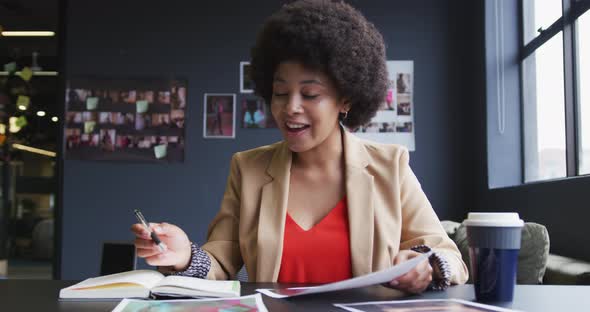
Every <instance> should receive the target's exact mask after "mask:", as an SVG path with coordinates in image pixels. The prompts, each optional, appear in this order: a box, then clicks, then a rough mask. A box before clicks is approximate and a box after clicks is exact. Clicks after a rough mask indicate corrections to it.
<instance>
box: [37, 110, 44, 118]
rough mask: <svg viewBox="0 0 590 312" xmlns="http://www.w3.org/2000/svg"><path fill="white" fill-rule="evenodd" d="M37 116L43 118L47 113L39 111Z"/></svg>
mask: <svg viewBox="0 0 590 312" xmlns="http://www.w3.org/2000/svg"><path fill="white" fill-rule="evenodd" d="M37 116H39V117H43V116H45V112H44V111H38V112H37Z"/></svg>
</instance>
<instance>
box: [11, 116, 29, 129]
mask: <svg viewBox="0 0 590 312" xmlns="http://www.w3.org/2000/svg"><path fill="white" fill-rule="evenodd" d="M14 124H15V125H16V126H17V127H19V128H22V127H24V126H26V125H27V117H25V116H20V117H18V119H17V120H16V122H15V123H14Z"/></svg>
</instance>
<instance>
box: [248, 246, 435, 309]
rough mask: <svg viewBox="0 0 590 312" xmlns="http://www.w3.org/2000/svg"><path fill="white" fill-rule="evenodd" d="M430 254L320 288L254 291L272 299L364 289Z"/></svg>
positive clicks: (409, 269)
mask: <svg viewBox="0 0 590 312" xmlns="http://www.w3.org/2000/svg"><path fill="white" fill-rule="evenodd" d="M431 253H432V252H428V253H425V254H423V255H420V256H418V257H415V258H412V259H410V260H408V261H406V262H403V263H400V264H398V265H396V266H393V267H391V268H389V269H385V270H381V271H379V272H373V273H370V274H367V275H363V276H358V277H355V278H351V279H347V280H344V281H340V282H334V283H330V284H325V285H321V286H312V287H293V288H283V289H257V290H256V291H258V292H260V293H263V294H265V295H267V296H269V297H272V298H286V297H295V296H302V295H309V294H317V293H323V292H328V291H335V290H344V289H352V288H359V287H366V286H371V285H378V284H382V283H386V282H389V281H391V280H393V279H394V278H397V277H400V276H402V275H404V274H406V273H408V272H409V271H411V270H412V269H413V268H414V267H415V266H416V265H418V263H420V262H422V261H423V260H425V259H426V258H428V257H429V256H430V254H431Z"/></svg>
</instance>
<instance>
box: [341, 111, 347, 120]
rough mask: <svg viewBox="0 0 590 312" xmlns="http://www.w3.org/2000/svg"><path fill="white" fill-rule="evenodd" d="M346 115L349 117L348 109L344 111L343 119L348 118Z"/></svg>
mask: <svg viewBox="0 0 590 312" xmlns="http://www.w3.org/2000/svg"><path fill="white" fill-rule="evenodd" d="M346 117H348V111H345V112H344V117H342V120H344V119H346Z"/></svg>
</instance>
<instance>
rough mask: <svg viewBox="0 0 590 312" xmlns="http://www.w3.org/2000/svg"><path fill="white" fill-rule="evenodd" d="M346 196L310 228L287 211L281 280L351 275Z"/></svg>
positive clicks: (306, 280)
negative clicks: (307, 228)
mask: <svg viewBox="0 0 590 312" xmlns="http://www.w3.org/2000/svg"><path fill="white" fill-rule="evenodd" d="M348 234H349V231H348V211H347V206H346V196H345V197H344V198H343V199H341V200H340V201H339V202H338V204H336V207H334V208H333V209H332V210H331V211H330V213H328V215H327V216H325V217H324V218H323V219H322V220H321V221H320V222H319V223H318V224H316V225H314V226H313V227H312V228H311V229H309V230H308V231H305V230H304V229H302V228H301V227H300V226H299V225H298V224H297V223H295V221H294V220H293V219H292V218H291V216H290V215H289V214H288V213H287V218H286V220H285V237H284V240H283V256H282V258H281V269H280V271H279V278H278V282H279V283H317V284H320V283H321V284H323V283H330V282H336V281H341V280H344V279H348V278H351V277H352V265H351V262H350V261H351V260H350V238H349V235H348Z"/></svg>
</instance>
